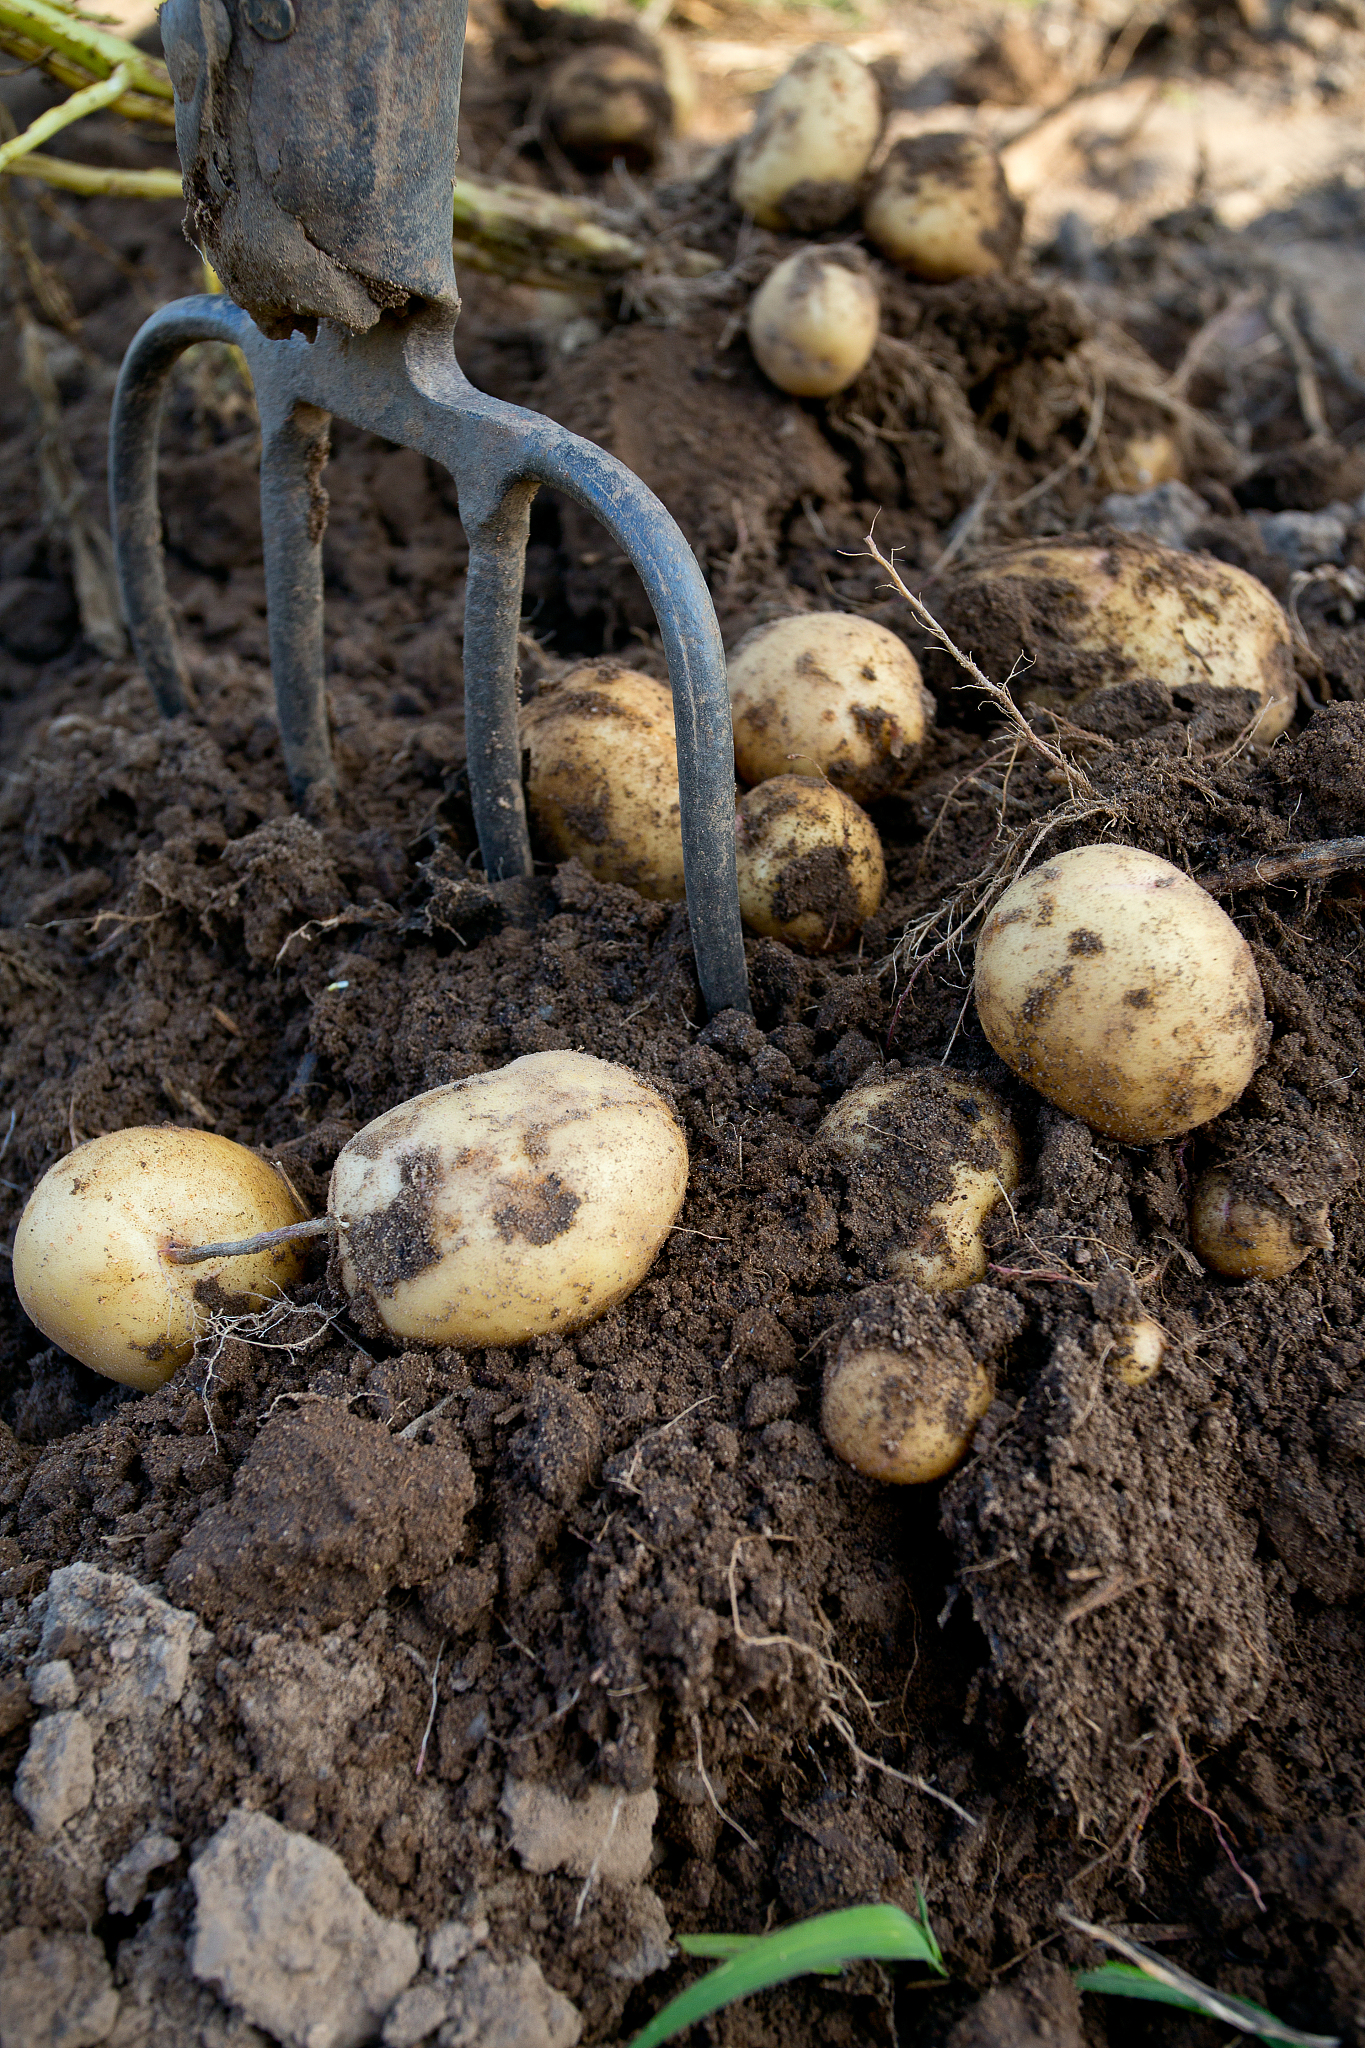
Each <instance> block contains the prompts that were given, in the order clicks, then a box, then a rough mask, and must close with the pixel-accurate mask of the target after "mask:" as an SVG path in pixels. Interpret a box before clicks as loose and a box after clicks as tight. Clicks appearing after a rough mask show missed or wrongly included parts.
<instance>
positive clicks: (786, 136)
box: [730, 43, 882, 234]
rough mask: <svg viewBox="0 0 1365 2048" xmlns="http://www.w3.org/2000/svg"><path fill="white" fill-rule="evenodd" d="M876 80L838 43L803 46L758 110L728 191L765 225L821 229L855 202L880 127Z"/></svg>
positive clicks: (795, 229) (798, 231) (837, 219)
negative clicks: (838, 45) (807, 48)
mask: <svg viewBox="0 0 1365 2048" xmlns="http://www.w3.org/2000/svg"><path fill="white" fill-rule="evenodd" d="M881 125H882V108H881V94H880V93H879V91H878V89H877V81H876V79H875V78H874V77H873V76H872V73H871V72H870V71H869V70H868V68H867V66H866V65H865V64H862V63H860V62H859V60H858V58H856V57H855V56H854V55H853V54H852V52H851V51H848V50H843V49H840V48H838V47H837V46H836V45H835V44H833V43H816V44H815V45H813V47H812V48H811V49H809V50H803V51H802V52H801V55H800V56H799V57H798V58H797V59H796V62H795V63H794V64H793V65H792V67H791V69H790V70H789V71H788V72H787V73H786V75H785V76H784V77H782V78H780V79H779V80H778V82H777V84H776V85H775V86H774V87H773V89H772V91H771V92H770V93H769V94H768V96H767V98H766V99H765V100H764V101H763V104H762V106H761V107H760V108H759V111H758V118H757V119H756V120H755V122H754V125H753V127H752V128H751V129H750V131H749V133H748V135H746V136H745V138H744V141H743V142H742V143H741V144H740V148H739V153H738V155H737V156H736V158H735V168H734V174H733V177H732V178H731V182H730V197H731V198H732V199H733V200H734V202H735V205H736V206H737V207H739V209H740V211H741V212H742V213H747V214H748V215H750V217H751V218H752V219H753V220H756V221H757V222H758V225H759V226H760V227H762V228H778V229H788V230H790V231H791V232H793V233H795V234H818V233H819V232H820V230H821V229H822V228H832V227H837V226H838V224H839V222H840V221H841V220H843V218H844V217H845V215H846V214H848V213H850V212H851V211H852V209H853V205H854V202H855V200H856V198H857V188H858V184H859V181H860V179H861V178H862V175H863V173H864V171H865V170H866V169H867V166H868V162H869V160H870V158H871V156H872V152H873V150H874V149H875V147H876V144H877V137H878V135H879V133H880V132H881Z"/></svg>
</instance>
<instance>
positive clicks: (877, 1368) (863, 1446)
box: [820, 1325, 994, 1486]
mask: <svg viewBox="0 0 1365 2048" xmlns="http://www.w3.org/2000/svg"><path fill="white" fill-rule="evenodd" d="M993 1394H994V1388H993V1385H992V1381H991V1376H990V1374H989V1373H988V1372H987V1370H986V1368H985V1367H984V1366H983V1365H982V1364H980V1362H979V1361H978V1360H977V1359H975V1358H973V1357H972V1355H971V1353H970V1352H969V1351H968V1349H967V1347H966V1345H965V1344H964V1343H963V1341H962V1339H961V1337H959V1336H958V1334H957V1332H956V1331H955V1330H953V1329H952V1328H950V1327H948V1326H946V1325H945V1326H942V1327H941V1328H934V1327H930V1328H928V1329H926V1330H925V1331H923V1332H922V1333H921V1332H916V1333H915V1334H914V1335H913V1336H912V1337H911V1338H910V1339H909V1341H908V1342H904V1343H903V1344H902V1345H893V1344H892V1343H890V1342H884V1343H868V1342H866V1341H865V1340H864V1339H863V1338H861V1337H860V1336H859V1335H858V1334H857V1333H856V1331H855V1332H851V1333H850V1334H849V1336H847V1337H845V1339H844V1341H843V1343H842V1344H841V1345H840V1347H839V1352H838V1356H837V1357H836V1359H835V1360H834V1363H833V1364H832V1365H831V1366H830V1367H829V1369H828V1370H827V1372H826V1374H825V1386H824V1398H823V1401H822V1403H821V1411H820V1425H821V1428H822V1430H823V1431H824V1436H825V1441H826V1443H827V1444H828V1445H829V1447H830V1449H831V1450H832V1451H833V1452H834V1454H835V1456H836V1457H837V1458H842V1459H843V1461H844V1463H845V1464H846V1465H851V1466H852V1467H853V1469H854V1471H855V1472H861V1473H862V1474H863V1476H864V1477H865V1478H867V1479H880V1480H882V1481H884V1482H885V1483H887V1484H889V1485H891V1486H921V1485H924V1484H925V1483H926V1482H927V1481H929V1480H932V1479H942V1478H943V1476H944V1474H945V1473H947V1472H951V1471H952V1469H953V1467H954V1466H955V1465H957V1464H960V1463H961V1461H962V1459H963V1458H964V1457H965V1456H966V1454H967V1450H968V1447H969V1445H970V1444H971V1440H972V1436H973V1434H974V1432H975V1430H976V1425H977V1423H978V1422H980V1420H981V1418H982V1416H983V1415H984V1414H985V1412H986V1410H987V1409H988V1408H989V1407H990V1404H991V1400H992V1397H993Z"/></svg>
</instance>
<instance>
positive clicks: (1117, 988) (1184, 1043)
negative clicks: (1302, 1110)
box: [976, 845, 1269, 1145]
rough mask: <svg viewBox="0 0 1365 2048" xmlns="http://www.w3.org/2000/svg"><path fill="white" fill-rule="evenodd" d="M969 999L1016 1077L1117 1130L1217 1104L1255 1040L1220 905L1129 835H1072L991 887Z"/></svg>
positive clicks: (1131, 1137) (1127, 1134) (1225, 1103)
mask: <svg viewBox="0 0 1365 2048" xmlns="http://www.w3.org/2000/svg"><path fill="white" fill-rule="evenodd" d="M976 1007H977V1014H978V1015H979V1017H980V1019H981V1028H982V1030H983V1031H984V1032H985V1034H986V1036H987V1038H988V1039H989V1040H990V1042H991V1044H992V1045H993V1046H994V1047H995V1050H996V1051H997V1052H998V1053H999V1055H1000V1057H1001V1059H1002V1060H1004V1061H1005V1063H1006V1065H1007V1066H1010V1067H1012V1068H1013V1069H1014V1071H1015V1073H1016V1074H1018V1075H1019V1077H1020V1079H1021V1080H1024V1081H1027V1082H1028V1084H1029V1086H1030V1087H1031V1088H1036V1089H1037V1091H1038V1093H1039V1094H1040V1095H1042V1096H1044V1097H1045V1098H1046V1099H1047V1100H1048V1101H1049V1102H1054V1103H1056V1104H1057V1106H1058V1107H1059V1108H1060V1109H1064V1110H1066V1111H1067V1112H1068V1113H1069V1114H1070V1115H1072V1116H1076V1117H1080V1118H1081V1119H1082V1121H1083V1122H1085V1123H1087V1124H1089V1125H1090V1127H1091V1129H1092V1130H1095V1131H1099V1132H1101V1133H1102V1134H1103V1135H1104V1136H1106V1137H1110V1138H1118V1139H1120V1140H1122V1142H1123V1143H1125V1144H1129V1145H1152V1144H1155V1143H1156V1142H1157V1141H1158V1140H1159V1139H1161V1138H1174V1137H1178V1136H1179V1135H1180V1134H1181V1133H1182V1132H1184V1131H1188V1130H1192V1129H1193V1128H1194V1126H1195V1125H1196V1124H1203V1123H1207V1122H1208V1121H1209V1119H1210V1117H1215V1116H1218V1115H1219V1114H1220V1113H1221V1112H1222V1111H1223V1110H1225V1109H1227V1108H1228V1107H1229V1106H1230V1105H1231V1104H1232V1103H1234V1102H1235V1101H1236V1100H1237V1098H1238V1096H1239V1095H1240V1094H1241V1093H1242V1090H1243V1089H1244V1088H1245V1087H1246V1085H1247V1083H1248V1082H1249V1081H1250V1079H1251V1077H1252V1074H1253V1073H1254V1072H1255V1070H1256V1068H1257V1066H1258V1065H1259V1064H1260V1061H1261V1060H1262V1058H1263V1057H1264V1054H1265V1049H1266V1046H1267V1044H1268V1043H1269V1033H1268V1031H1267V1028H1266V1021H1265V999H1264V997H1263V995H1262V991H1261V983H1260V977H1259V976H1258V975H1257V972H1256V964H1255V962H1254V960H1253V959H1252V957H1251V948H1250V947H1249V946H1248V945H1247V942H1246V940H1245V939H1244V938H1243V937H1242V934H1241V933H1240V932H1239V931H1238V929H1237V927H1236V925H1235V924H1234V923H1233V922H1232V919H1231V918H1230V917H1228V916H1227V914H1226V913H1225V912H1224V911H1223V910H1221V909H1220V908H1219V906H1218V905H1217V904H1216V903H1215V902H1214V900H1213V898H1212V897H1211V896H1209V895H1208V894H1206V892H1205V891H1204V890H1203V889H1201V888H1200V887H1199V885H1198V883H1197V882H1192V881H1191V880H1190V878H1189V876H1188V875H1185V874H1182V873H1181V871H1180V869H1179V868H1176V867H1172V865H1171V863H1170V862H1169V861H1165V860H1161V859H1159V858H1158V857H1157V855H1156V854H1152V853H1141V852H1139V851H1138V849H1137V848H1136V847H1131V846H1111V845H1103V846H1078V847H1076V848H1075V849H1074V850H1073V851H1072V852H1070V853H1063V854H1058V855H1057V856H1056V858H1055V859H1053V860H1050V861H1048V862H1046V863H1045V864H1044V866H1042V867H1040V868H1035V869H1034V870H1033V871H1032V873H1031V874H1027V875H1024V876H1022V877H1021V878H1020V880H1019V881H1017V882H1014V883H1013V884H1012V885H1011V886H1010V887H1009V888H1008V889H1007V890H1006V891H1005V893H1004V895H1003V896H1002V897H1001V898H1000V901H999V902H998V903H997V904H996V906H995V908H994V909H993V910H992V911H991V913H990V916H989V917H988V918H987V919H986V923H985V925H984V927H983V929H982V932H981V936H980V938H979V939H978V941H977V947H976Z"/></svg>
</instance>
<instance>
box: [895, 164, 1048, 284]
mask: <svg viewBox="0 0 1365 2048" xmlns="http://www.w3.org/2000/svg"><path fill="white" fill-rule="evenodd" d="M1023 225H1024V209H1023V207H1022V206H1020V204H1019V202H1018V200H1017V199H1015V198H1013V197H1012V195H1011V193H1010V188H1009V186H1008V185H1007V184H1006V183H1005V173H1004V170H1003V168H1002V166H1001V163H1000V159H999V157H998V156H997V155H996V153H995V151H994V150H993V149H991V148H989V147H988V146H987V144H986V143H984V142H978V141H977V140H976V138H975V137H974V136H971V135H915V136H912V137H910V138H909V139H908V140H906V141H905V142H898V143H897V144H896V146H895V148H894V149H893V150H892V151H891V152H890V154H889V156H888V157H887V159H886V161H885V163H884V164H883V165H882V167H881V169H880V170H879V171H878V172H877V175H876V177H875V178H874V179H873V181H872V190H871V191H870V192H869V194H868V196H867V200H866V202H865V204H864V206H863V226H864V228H865V229H866V231H867V236H868V239H869V241H872V242H875V243H876V245H877V247H878V248H879V249H880V250H881V252H882V254H883V255H884V256H889V257H890V258H891V261H892V262H893V263H899V264H900V266H901V267H902V269H904V270H909V271H911V272H913V274H914V275H915V276H916V277H924V278H928V279H930V280H932V281H933V282H935V283H947V282H948V281H949V280H950V279H952V278H955V277H983V276H985V275H986V274H987V273H988V272H990V271H993V270H1007V269H1008V268H1009V266H1010V264H1011V263H1013V261H1014V259H1015V257H1016V256H1017V255H1018V253H1019V243H1020V239H1021V237H1022V235H1023Z"/></svg>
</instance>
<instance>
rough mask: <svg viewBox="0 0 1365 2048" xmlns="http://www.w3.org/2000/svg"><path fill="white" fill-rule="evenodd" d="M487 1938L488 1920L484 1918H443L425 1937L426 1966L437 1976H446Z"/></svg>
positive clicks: (457, 1967)
mask: <svg viewBox="0 0 1365 2048" xmlns="http://www.w3.org/2000/svg"><path fill="white" fill-rule="evenodd" d="M487 1939H488V1922H487V1921H486V1920H484V1919H478V1920H444V1921H442V1923H441V1925H440V1926H439V1927H437V1928H435V1929H433V1931H432V1933H431V1934H430V1935H429V1936H428V1937H427V1968H428V1969H429V1970H434V1971H435V1972H436V1975H437V1976H438V1977H444V1976H448V1975H449V1974H450V1972H451V1971H452V1970H458V1969H459V1967H460V1964H461V1963H462V1962H464V1960H465V1958H466V1957H467V1956H470V1955H472V1954H473V1952H474V1950H475V1949H476V1948H479V1947H481V1946H482V1945H483V1943H484V1942H485V1941H487Z"/></svg>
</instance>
